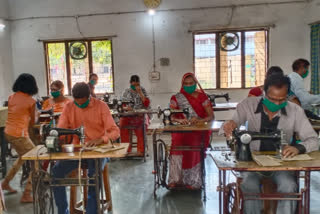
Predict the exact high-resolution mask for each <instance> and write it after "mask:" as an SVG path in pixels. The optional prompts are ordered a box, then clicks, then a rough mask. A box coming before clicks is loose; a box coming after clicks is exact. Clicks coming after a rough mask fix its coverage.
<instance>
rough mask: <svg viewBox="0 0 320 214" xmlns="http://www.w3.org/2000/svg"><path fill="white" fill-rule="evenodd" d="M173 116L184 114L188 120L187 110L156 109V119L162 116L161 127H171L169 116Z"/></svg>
mask: <svg viewBox="0 0 320 214" xmlns="http://www.w3.org/2000/svg"><path fill="white" fill-rule="evenodd" d="M174 114H184V115H185V116H186V117H187V118H189V114H190V112H189V108H184V109H170V108H166V109H163V110H161V109H160V107H158V117H159V118H160V117H161V115H163V119H162V122H163V125H165V126H167V125H173V123H172V119H171V116H172V115H174Z"/></svg>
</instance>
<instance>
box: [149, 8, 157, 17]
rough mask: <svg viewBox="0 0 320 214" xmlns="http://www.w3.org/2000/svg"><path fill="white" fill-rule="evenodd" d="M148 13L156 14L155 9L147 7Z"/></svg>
mask: <svg viewBox="0 0 320 214" xmlns="http://www.w3.org/2000/svg"><path fill="white" fill-rule="evenodd" d="M148 14H149V15H150V16H154V14H156V11H155V10H154V9H149V10H148Z"/></svg>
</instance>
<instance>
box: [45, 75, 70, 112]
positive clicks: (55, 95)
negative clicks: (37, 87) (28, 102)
mask: <svg viewBox="0 0 320 214" xmlns="http://www.w3.org/2000/svg"><path fill="white" fill-rule="evenodd" d="M50 91H51V96H52V98H49V99H47V100H46V101H44V103H43V106H42V108H43V110H49V109H51V108H52V107H53V110H54V112H62V110H63V107H64V105H65V104H66V103H68V102H69V101H70V99H68V98H66V97H65V96H64V85H63V83H62V82H61V81H60V80H56V81H53V82H52V83H51V85H50Z"/></svg>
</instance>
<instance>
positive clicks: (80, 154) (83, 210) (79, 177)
mask: <svg viewBox="0 0 320 214" xmlns="http://www.w3.org/2000/svg"><path fill="white" fill-rule="evenodd" d="M83 151H84V149H83V148H81V149H80V152H79V164H78V179H79V188H80V193H81V195H82V196H83V189H82V181H81V160H82V152H83ZM84 197H86V196H83V198H82V213H83V214H85V212H86V210H85V209H86V208H85V204H84Z"/></svg>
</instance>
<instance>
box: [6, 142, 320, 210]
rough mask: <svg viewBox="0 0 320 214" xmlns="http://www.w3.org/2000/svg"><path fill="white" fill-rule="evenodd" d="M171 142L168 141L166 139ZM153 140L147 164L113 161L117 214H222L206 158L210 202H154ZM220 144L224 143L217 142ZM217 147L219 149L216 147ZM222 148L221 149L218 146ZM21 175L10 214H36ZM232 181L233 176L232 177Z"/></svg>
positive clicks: (314, 199) (194, 195)
mask: <svg viewBox="0 0 320 214" xmlns="http://www.w3.org/2000/svg"><path fill="white" fill-rule="evenodd" d="M166 139H167V140H168V137H167V138H166ZM150 142H151V139H149V149H150V152H149V154H150V156H149V157H148V158H147V162H145V163H144V162H143V161H141V160H113V161H112V162H111V163H110V176H111V186H112V199H113V212H112V213H113V214H127V213H130V214H168V213H169V214H216V213H218V194H217V192H216V187H217V184H218V176H217V169H216V167H215V165H214V163H213V161H212V160H211V159H210V158H209V157H208V158H206V172H207V177H206V187H207V201H206V202H203V201H202V200H201V193H200V192H188V191H167V190H166V189H163V188H162V189H160V190H159V191H158V196H157V198H156V199H154V198H153V174H152V170H153V161H152V151H151V149H152V145H151V143H150ZM214 142H220V143H221V139H218V140H217V139H215V140H214ZM214 146H217V145H216V144H214ZM218 146H221V145H218ZM20 177H21V174H18V175H17V176H16V178H15V180H14V181H13V182H12V185H13V186H14V187H15V188H17V189H18V190H19V193H18V194H16V195H5V200H6V205H7V209H8V212H7V213H10V214H16V213H21V214H22V213H23V214H28V213H33V210H32V205H31V204H20V203H19V199H20V196H21V192H22V190H21V189H20V187H19V184H18V183H19V182H18V180H19V179H20ZM319 178H320V174H319V173H318V172H315V173H313V175H312V195H311V213H312V214H317V213H320V211H319V210H320V203H319V200H320V199H319V198H320V188H319V187H320V179H319ZM228 179H229V180H230V181H231V180H233V179H232V176H230V177H229V176H228Z"/></svg>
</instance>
